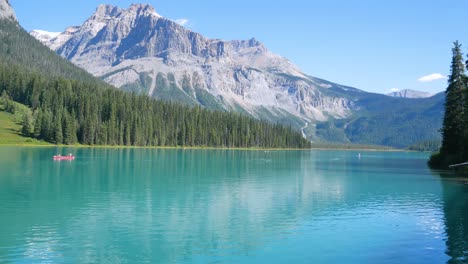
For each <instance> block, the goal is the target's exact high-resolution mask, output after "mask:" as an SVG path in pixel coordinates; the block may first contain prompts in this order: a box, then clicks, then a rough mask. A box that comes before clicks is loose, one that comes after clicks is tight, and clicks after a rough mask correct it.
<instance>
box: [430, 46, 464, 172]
mask: <svg viewBox="0 0 468 264" xmlns="http://www.w3.org/2000/svg"><path fill="white" fill-rule="evenodd" d="M466 63H468V61H467V62H466ZM467 87H468V78H467V76H466V73H465V63H464V59H463V53H462V51H461V44H460V43H459V42H458V41H456V42H455V43H454V47H453V49H452V63H451V67H450V75H449V78H448V87H447V90H446V91H445V95H446V97H445V114H444V119H443V124H442V129H441V132H442V145H441V147H440V150H439V152H438V153H435V154H433V155H432V156H431V158H430V160H429V165H430V166H431V167H433V168H446V167H447V166H448V165H450V164H455V163H460V162H464V161H468V90H467Z"/></svg>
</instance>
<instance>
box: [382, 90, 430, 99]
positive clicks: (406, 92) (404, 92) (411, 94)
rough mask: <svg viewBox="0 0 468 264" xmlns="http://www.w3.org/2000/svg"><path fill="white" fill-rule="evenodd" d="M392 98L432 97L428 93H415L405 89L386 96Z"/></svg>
mask: <svg viewBox="0 0 468 264" xmlns="http://www.w3.org/2000/svg"><path fill="white" fill-rule="evenodd" d="M387 95H388V96H392V97H402V98H427V97H431V96H433V94H431V93H428V92H421V91H415V90H410V89H405V90H401V91H395V92H391V93H388V94H387Z"/></svg>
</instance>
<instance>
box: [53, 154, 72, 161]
mask: <svg viewBox="0 0 468 264" xmlns="http://www.w3.org/2000/svg"><path fill="white" fill-rule="evenodd" d="M74 159H75V156H73V155H68V156H62V155H56V156H54V160H74Z"/></svg>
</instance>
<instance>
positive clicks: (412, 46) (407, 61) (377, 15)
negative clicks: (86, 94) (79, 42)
mask: <svg viewBox="0 0 468 264" xmlns="http://www.w3.org/2000/svg"><path fill="white" fill-rule="evenodd" d="M10 2H11V4H12V5H13V7H14V8H15V11H16V14H17V16H18V19H19V21H20V24H21V25H22V26H23V27H24V28H25V29H26V30H28V31H29V30H32V29H42V30H48V31H63V30H64V29H65V28H66V27H67V26H71V25H80V24H82V23H83V22H84V20H86V19H87V18H88V17H89V16H90V15H91V14H92V13H93V12H94V10H95V9H96V7H97V6H98V5H99V4H103V3H105V4H113V5H118V6H121V7H125V8H126V7H128V6H129V5H130V4H132V3H135V2H138V1H135V0H130V1H127V0H119V1H116V0H67V1H63V0H42V1H24V0H10ZM141 3H149V4H151V5H153V6H154V7H155V9H156V11H157V12H158V13H159V14H161V15H163V16H165V17H167V18H170V19H173V20H176V19H180V20H181V21H183V20H186V21H185V22H186V26H187V27H189V28H190V29H192V30H193V31H196V32H199V33H201V34H203V35H205V36H207V37H210V38H220V39H225V40H231V39H248V38H251V37H255V38H256V39H258V40H260V41H262V42H263V43H264V44H265V45H266V46H267V47H268V48H269V49H270V50H272V51H273V52H275V53H277V54H279V55H282V56H284V57H287V58H288V59H290V60H291V61H292V62H293V63H295V64H296V65H298V66H299V67H300V68H301V69H302V71H303V72H305V73H307V74H309V75H312V76H315V77H320V78H324V79H327V80H330V81H333V82H337V83H341V84H345V85H349V86H353V87H356V88H359V89H362V90H366V91H371V92H379V93H387V92H389V91H390V90H391V89H416V90H421V91H428V92H432V93H435V92H439V91H443V90H445V88H446V84H447V81H446V79H444V77H445V76H446V75H447V74H449V70H450V60H451V48H452V45H453V41H455V40H459V41H460V42H461V43H462V44H463V45H464V46H463V52H464V53H468V1H464V0H458V1H453V0H440V1H437V0H434V1H419V0H406V1H403V0H393V1H379V0H326V1H325V0H322V1H315V0H309V1H307V0H288V1H271V0H236V1H219V0H217V1H215V0H205V1H193V0H165V1H161V0H146V1H141ZM423 77H425V78H423ZM434 79H435V80H434ZM430 80H432V81H430Z"/></svg>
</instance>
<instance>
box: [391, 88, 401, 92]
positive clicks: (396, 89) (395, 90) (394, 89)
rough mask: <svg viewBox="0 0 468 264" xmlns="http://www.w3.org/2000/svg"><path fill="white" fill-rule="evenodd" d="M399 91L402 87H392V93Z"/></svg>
mask: <svg viewBox="0 0 468 264" xmlns="http://www.w3.org/2000/svg"><path fill="white" fill-rule="evenodd" d="M399 91H400V89H398V88H392V89H390V92H391V93H394V92H399Z"/></svg>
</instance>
